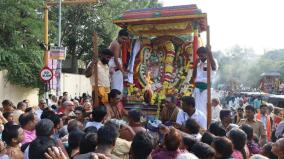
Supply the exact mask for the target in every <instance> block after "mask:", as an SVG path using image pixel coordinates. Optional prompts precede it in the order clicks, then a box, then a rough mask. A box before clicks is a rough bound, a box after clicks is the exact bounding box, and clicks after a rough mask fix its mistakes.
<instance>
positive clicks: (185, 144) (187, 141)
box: [182, 136, 198, 152]
mask: <svg viewBox="0 0 284 159" xmlns="http://www.w3.org/2000/svg"><path fill="white" fill-rule="evenodd" d="M197 142H198V141H197V140H196V139H195V138H194V137H192V136H187V137H183V139H182V148H185V149H186V150H187V151H188V152H191V150H192V147H193V145H194V144H195V143H197Z"/></svg>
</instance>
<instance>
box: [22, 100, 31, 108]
mask: <svg viewBox="0 0 284 159" xmlns="http://www.w3.org/2000/svg"><path fill="white" fill-rule="evenodd" d="M23 102H24V103H26V105H27V108H28V107H30V101H29V100H28V99H24V100H23Z"/></svg>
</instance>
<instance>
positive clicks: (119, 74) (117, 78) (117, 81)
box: [109, 29, 129, 92]
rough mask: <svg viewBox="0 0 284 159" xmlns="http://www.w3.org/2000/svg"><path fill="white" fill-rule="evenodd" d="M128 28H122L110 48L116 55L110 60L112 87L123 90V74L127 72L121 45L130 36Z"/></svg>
mask: <svg viewBox="0 0 284 159" xmlns="http://www.w3.org/2000/svg"><path fill="white" fill-rule="evenodd" d="M128 36H129V33H128V31H127V29H121V30H120V31H119V33H118V37H117V39H116V40H114V41H113V42H111V43H110V46H109V49H110V50H111V51H112V52H113V54H114V57H113V58H112V59H111V60H110V61H109V68H110V76H111V89H117V90H119V91H120V92H123V75H125V74H126V73H127V72H126V70H124V69H123V64H122V59H121V56H122V52H121V45H122V43H123V42H125V41H127V40H128V39H129V38H128Z"/></svg>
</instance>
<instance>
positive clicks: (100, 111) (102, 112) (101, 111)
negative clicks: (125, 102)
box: [92, 105, 107, 122]
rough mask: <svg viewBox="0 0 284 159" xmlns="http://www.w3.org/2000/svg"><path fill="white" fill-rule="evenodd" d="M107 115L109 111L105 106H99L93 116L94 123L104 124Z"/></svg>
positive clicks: (94, 110)
mask: <svg viewBox="0 0 284 159" xmlns="http://www.w3.org/2000/svg"><path fill="white" fill-rule="evenodd" d="M106 115H107V109H106V107H105V106H104V105H100V106H97V107H95V108H94V109H93V112H92V116H93V121H95V122H103V121H104V119H105V117H106Z"/></svg>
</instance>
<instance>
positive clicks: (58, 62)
mask: <svg viewBox="0 0 284 159" xmlns="http://www.w3.org/2000/svg"><path fill="white" fill-rule="evenodd" d="M61 6H62V0H59V18H58V47H61ZM61 66H62V61H61V60H58V61H57V70H56V71H57V78H56V81H57V87H56V95H57V96H59V95H60V93H61V92H60V91H61V83H60V79H61V72H62V70H61V68H62V67H61Z"/></svg>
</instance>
